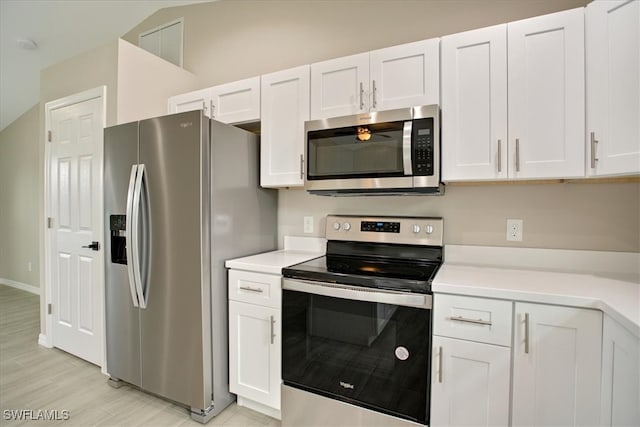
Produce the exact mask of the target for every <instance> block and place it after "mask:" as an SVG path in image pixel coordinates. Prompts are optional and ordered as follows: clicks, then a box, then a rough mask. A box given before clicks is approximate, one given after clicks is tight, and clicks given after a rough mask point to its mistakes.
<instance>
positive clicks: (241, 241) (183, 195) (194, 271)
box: [104, 111, 277, 422]
mask: <svg viewBox="0 0 640 427" xmlns="http://www.w3.org/2000/svg"><path fill="white" fill-rule="evenodd" d="M258 156H259V143H258V140H257V137H256V136H255V135H253V134H251V133H249V132H246V131H244V130H242V129H239V128H236V127H233V126H230V125H226V124H223V123H220V122H217V121H214V120H209V119H208V118H206V117H204V116H203V115H202V113H201V112H200V111H192V112H186V113H178V114H172V115H168V116H163V117H158V118H153V119H148V120H142V121H139V122H132V123H127V124H122V125H118V126H113V127H109V128H106V129H105V131H104V177H105V179H104V182H105V189H104V190H105V191H104V209H105V225H106V227H105V257H106V264H105V265H106V271H105V274H106V281H105V291H106V336H107V338H106V341H107V372H108V373H109V375H110V380H109V382H110V384H111V385H114V386H116V387H117V386H119V385H121V384H122V383H123V382H126V383H129V384H132V385H134V386H137V387H140V388H141V389H143V390H145V391H148V392H150V393H153V394H155V395H158V396H161V397H164V398H166V399H169V400H171V401H174V402H177V403H180V404H182V405H184V406H186V407H188V408H190V409H191V416H192V418H194V419H196V420H198V421H200V422H206V421H208V420H209V419H211V418H212V417H213V416H215V415H217V414H218V413H220V411H222V410H223V409H224V408H225V407H226V406H228V405H229V404H230V403H231V402H233V400H234V396H233V395H232V394H230V393H229V379H228V337H227V330H228V328H227V318H228V315H227V275H226V269H225V267H224V261H225V260H226V259H229V258H233V257H238V256H243V255H249V254H253V253H257V252H262V251H267V250H271V249H274V248H275V247H276V204H277V194H276V192H275V191H273V190H266V189H261V188H260V186H259V182H258V179H259V169H258V168H259V159H258Z"/></svg>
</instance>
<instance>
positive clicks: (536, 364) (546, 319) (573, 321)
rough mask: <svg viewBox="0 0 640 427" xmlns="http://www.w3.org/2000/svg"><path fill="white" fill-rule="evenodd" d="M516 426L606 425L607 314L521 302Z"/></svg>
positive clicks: (515, 370) (515, 375)
mask: <svg viewBox="0 0 640 427" xmlns="http://www.w3.org/2000/svg"><path fill="white" fill-rule="evenodd" d="M515 313H516V317H515V319H514V321H515V322H516V323H515V326H514V327H515V342H514V349H513V352H514V362H513V425H514V426H521V425H527V426H534V425H535V426H551V425H554V426H558V425H562V426H590V425H598V424H599V422H600V370H601V365H600V362H601V350H602V313H601V312H600V311H596V310H587V309H577V308H568V307H557V306H547V305H541V304H525V303H516V311H515Z"/></svg>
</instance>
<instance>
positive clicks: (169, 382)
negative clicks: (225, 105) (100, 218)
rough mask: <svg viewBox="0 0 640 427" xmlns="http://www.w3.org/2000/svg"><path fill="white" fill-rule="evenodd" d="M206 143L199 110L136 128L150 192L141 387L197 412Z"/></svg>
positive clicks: (203, 325) (201, 389) (204, 280)
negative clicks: (149, 242) (149, 240)
mask: <svg viewBox="0 0 640 427" xmlns="http://www.w3.org/2000/svg"><path fill="white" fill-rule="evenodd" d="M201 136H202V137H203V138H202V142H201ZM208 141H209V136H208V127H203V122H202V115H201V113H200V112H199V111H198V112H189V113H182V114H175V115H171V116H166V117H162V118H156V119H149V120H144V121H142V122H140V159H139V163H140V164H141V165H144V166H145V175H146V178H145V179H146V190H147V192H148V216H147V217H146V219H143V222H145V221H146V222H147V225H146V227H147V228H148V229H149V230H150V232H149V234H150V235H149V236H141V237H142V240H143V241H148V239H151V240H152V241H153V244H152V245H149V247H151V248H152V249H151V250H150V251H149V252H148V257H145V258H146V259H141V260H140V264H141V265H142V266H143V271H144V270H145V266H146V271H147V272H148V273H147V274H143V275H142V281H143V284H142V288H143V289H145V290H146V300H147V307H146V308H145V309H141V310H140V316H141V335H142V337H141V346H142V348H141V350H142V386H143V388H144V389H146V390H148V391H150V392H151V393H155V394H159V395H161V396H164V397H167V398H169V399H172V400H176V401H178V402H182V403H185V404H188V405H191V406H192V407H194V408H200V409H204V408H206V407H208V406H209V403H210V396H211V391H210V390H208V392H207V391H206V390H205V387H206V385H205V384H206V382H207V381H206V380H205V376H206V375H207V373H206V370H205V366H204V365H205V363H207V364H210V363H211V361H210V359H209V360H208V361H207V362H205V360H203V358H204V357H205V356H204V354H203V351H204V350H203V349H206V350H207V351H208V352H209V354H210V351H211V350H210V349H211V341H210V336H211V334H210V331H208V328H207V327H208V325H209V324H210V312H209V311H210V310H208V308H207V307H209V306H210V301H207V299H208V298H209V293H208V291H207V290H206V289H205V288H206V287H208V286H210V283H209V282H210V277H209V273H208V271H205V270H203V265H204V264H203V260H207V261H208V259H209V257H210V250H209V248H208V247H206V242H208V239H204V240H203V234H204V233H205V232H206V230H207V229H206V228H205V225H204V223H205V221H208V215H209V214H208V210H207V209H206V208H207V205H206V204H204V203H206V200H207V198H208V197H209V194H210V193H209V174H208V173H206V172H208V170H209V163H208V155H209V154H208V153H209V148H208ZM201 161H202V163H201ZM201 171H202V173H201ZM205 320H206V322H205ZM169 367H170V368H169ZM209 369H210V367H209ZM208 372H211V371H210V370H209V371H208ZM209 376H210V374H209ZM210 383H211V380H210V379H209V381H208V384H209V386H210ZM207 399H208V400H207Z"/></svg>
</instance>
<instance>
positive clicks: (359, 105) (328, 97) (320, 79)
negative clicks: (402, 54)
mask: <svg viewBox="0 0 640 427" xmlns="http://www.w3.org/2000/svg"><path fill="white" fill-rule="evenodd" d="M368 110H369V54H368V53H361V54H359V55H352V56H345V57H343V58H337V59H331V60H328V61H323V62H318V63H315V64H312V65H311V120H317V119H326V118H328V117H338V116H348V115H350V114H358V113H362V112H365V111H368Z"/></svg>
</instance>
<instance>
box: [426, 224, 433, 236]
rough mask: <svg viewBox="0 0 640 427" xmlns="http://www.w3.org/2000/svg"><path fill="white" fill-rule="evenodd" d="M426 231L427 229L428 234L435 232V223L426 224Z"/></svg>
mask: <svg viewBox="0 0 640 427" xmlns="http://www.w3.org/2000/svg"><path fill="white" fill-rule="evenodd" d="M424 231H425V233H427V234H431V233H433V225H429V224H427V225H425V226H424Z"/></svg>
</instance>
